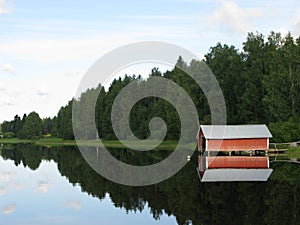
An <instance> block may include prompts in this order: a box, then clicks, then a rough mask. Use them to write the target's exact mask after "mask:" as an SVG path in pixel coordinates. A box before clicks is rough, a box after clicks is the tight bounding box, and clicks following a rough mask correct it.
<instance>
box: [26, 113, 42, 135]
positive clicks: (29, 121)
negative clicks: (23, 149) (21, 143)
mask: <svg viewBox="0 0 300 225" xmlns="http://www.w3.org/2000/svg"><path fill="white" fill-rule="evenodd" d="M42 126H43V124H42V120H41V118H40V116H39V115H38V114H37V113H36V112H32V113H30V114H29V115H28V117H27V118H26V120H25V124H24V126H23V128H22V130H21V131H20V133H21V137H22V138H25V139H33V138H37V137H40V136H41V135H42V132H41V131H42Z"/></svg>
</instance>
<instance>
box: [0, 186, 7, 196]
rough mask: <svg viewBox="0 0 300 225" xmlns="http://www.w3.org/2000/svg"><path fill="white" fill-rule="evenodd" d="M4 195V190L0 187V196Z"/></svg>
mask: <svg viewBox="0 0 300 225" xmlns="http://www.w3.org/2000/svg"><path fill="white" fill-rule="evenodd" d="M5 193H6V188H4V187H0V196H2V195H5Z"/></svg>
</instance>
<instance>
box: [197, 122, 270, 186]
mask: <svg viewBox="0 0 300 225" xmlns="http://www.w3.org/2000/svg"><path fill="white" fill-rule="evenodd" d="M271 137H272V135H271V133H270V131H269V129H268V128H267V126H266V125H224V126H222V125H202V126H200V128H199V131H198V135H197V138H198V149H199V151H200V155H199V159H198V171H199V175H200V177H201V181H202V182H212V181H214V182H216V181H266V180H267V179H268V177H269V176H270V175H271V173H272V169H270V168H269V157H268V155H267V154H266V153H267V150H268V148H269V138H271ZM257 150H259V151H262V152H265V154H264V155H259V156H256V155H254V156H253V155H252V153H253V152H256V151H257ZM220 152H223V154H221V155H220V154H219V153H220ZM235 152H239V154H238V155H237V154H232V153H235ZM241 152H246V153H244V154H241ZM248 153H250V155H248Z"/></svg>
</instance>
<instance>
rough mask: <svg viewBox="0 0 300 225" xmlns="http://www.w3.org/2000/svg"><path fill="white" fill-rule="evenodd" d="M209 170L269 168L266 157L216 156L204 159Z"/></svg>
mask: <svg viewBox="0 0 300 225" xmlns="http://www.w3.org/2000/svg"><path fill="white" fill-rule="evenodd" d="M206 160H207V167H208V168H209V169H217V168H240V169H241V168H244V169H246V168H256V169H258V168H263V169H267V168H269V158H268V157H267V156H253V157H249V156H217V157H206Z"/></svg>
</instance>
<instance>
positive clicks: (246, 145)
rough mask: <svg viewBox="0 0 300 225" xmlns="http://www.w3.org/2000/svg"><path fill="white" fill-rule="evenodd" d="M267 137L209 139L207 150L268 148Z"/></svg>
mask: <svg viewBox="0 0 300 225" xmlns="http://www.w3.org/2000/svg"><path fill="white" fill-rule="evenodd" d="M268 147H269V146H268V139H267V138H245V139H224V140H207V146H206V150H207V151H248V150H265V149H268Z"/></svg>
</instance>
